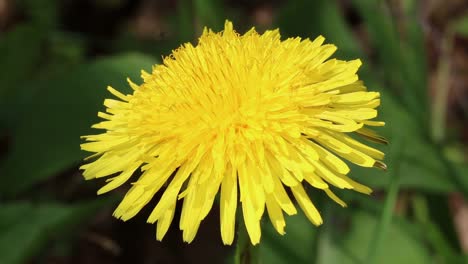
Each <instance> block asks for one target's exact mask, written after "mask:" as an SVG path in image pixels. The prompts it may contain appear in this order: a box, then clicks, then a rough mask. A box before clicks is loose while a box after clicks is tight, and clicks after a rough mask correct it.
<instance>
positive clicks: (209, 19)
mask: <svg viewBox="0 0 468 264" xmlns="http://www.w3.org/2000/svg"><path fill="white" fill-rule="evenodd" d="M193 5H194V10H195V15H196V18H197V19H199V21H200V25H201V26H202V27H208V28H211V29H212V30H214V31H215V32H217V31H221V30H223V25H224V19H226V16H225V12H224V10H225V6H224V5H223V4H222V2H221V1H216V0H195V1H193Z"/></svg>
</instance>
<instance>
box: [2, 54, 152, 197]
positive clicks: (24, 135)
mask: <svg viewBox="0 0 468 264" xmlns="http://www.w3.org/2000/svg"><path fill="white" fill-rule="evenodd" d="M154 63H155V60H154V59H153V58H150V57H147V56H143V55H138V54H126V55H119V56H116V57H111V58H105V59H99V60H97V61H96V62H94V63H91V64H86V65H83V66H82V67H79V68H78V69H76V70H75V71H73V72H70V73H69V74H67V75H65V76H61V77H59V78H56V79H53V80H48V81H42V82H39V83H34V84H33V83H31V84H30V85H36V86H38V88H37V90H38V91H40V93H39V94H37V95H36V96H35V97H34V101H32V102H30V103H28V104H26V105H24V114H23V115H22V116H21V117H19V118H20V124H19V126H18V128H17V129H16V131H14V132H15V133H14V138H13V144H12V149H11V151H10V153H9V156H8V157H7V158H6V160H5V161H4V163H3V164H2V166H1V171H2V177H3V179H2V185H1V187H0V193H1V194H5V195H13V194H15V193H17V192H20V191H24V190H25V189H27V188H29V187H31V186H32V185H33V184H35V183H37V182H39V181H42V180H45V179H47V178H48V177H50V176H53V175H54V174H55V173H58V172H60V171H62V170H64V169H66V168H68V167H70V166H72V165H76V164H77V163H78V162H79V161H80V160H81V159H82V158H84V157H85V156H86V155H87V154H86V153H84V152H82V151H81V150H80V143H81V142H82V141H81V140H80V136H82V135H86V134H92V133H97V132H98V131H96V130H94V129H93V130H92V129H91V128H90V127H91V125H92V124H94V123H96V122H97V121H98V118H97V112H98V111H99V110H103V109H104V107H103V106H102V102H103V100H104V98H107V97H112V95H111V94H110V93H108V92H107V90H106V86H107V85H111V86H113V87H115V88H116V89H118V90H120V91H122V92H129V91H130V88H129V87H128V84H126V78H127V76H129V77H130V78H132V79H134V80H135V81H136V82H138V80H139V78H138V77H137V76H138V73H139V72H140V70H141V69H145V70H149V69H150V66H151V65H152V64H154Z"/></svg>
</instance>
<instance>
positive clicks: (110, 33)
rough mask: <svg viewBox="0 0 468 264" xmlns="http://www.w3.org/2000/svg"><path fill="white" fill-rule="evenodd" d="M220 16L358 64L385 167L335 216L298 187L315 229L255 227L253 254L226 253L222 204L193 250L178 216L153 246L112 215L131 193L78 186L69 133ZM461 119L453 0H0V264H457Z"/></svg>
mask: <svg viewBox="0 0 468 264" xmlns="http://www.w3.org/2000/svg"><path fill="white" fill-rule="evenodd" d="M225 19H230V20H232V21H233V22H234V25H235V27H236V28H237V30H238V31H239V32H240V33H244V32H245V31H246V30H248V29H249V28H251V27H252V26H255V27H256V28H257V30H258V31H260V32H262V31H264V30H266V29H271V28H276V27H279V28H280V30H281V33H282V36H283V37H284V38H287V37H295V36H300V37H302V38H312V39H313V38H315V37H316V36H318V35H323V36H325V38H326V39H327V42H328V43H334V44H336V45H337V46H338V48H339V49H338V51H337V53H336V55H335V57H339V58H342V59H352V58H361V59H362V60H363V63H364V65H363V67H362V68H361V70H360V72H359V74H360V77H361V78H362V79H363V80H364V81H365V83H366V84H367V86H368V87H369V89H370V90H376V91H380V92H381V94H382V106H381V107H380V119H381V120H383V121H386V123H387V125H386V126H385V127H383V128H382V129H380V130H379V132H380V133H381V134H382V135H384V136H385V137H386V138H388V140H389V141H390V144H389V145H387V146H378V145H376V147H378V148H380V149H382V150H383V151H384V152H386V153H387V156H386V160H385V161H386V163H387V165H388V170H387V171H386V172H384V171H381V170H377V169H374V170H369V169H365V170H364V169H360V168H356V167H353V168H352V174H351V176H352V177H353V178H355V179H358V181H360V182H363V183H365V184H367V185H369V186H371V187H372V188H373V189H374V190H375V191H374V193H373V194H372V195H371V196H365V195H361V194H356V193H353V192H352V191H341V192H338V194H339V195H340V196H341V197H342V198H344V200H345V201H347V202H348V207H347V208H345V209H343V208H340V207H339V206H338V205H336V204H334V203H333V202H331V201H329V200H328V199H326V198H325V197H323V196H322V195H321V194H317V193H315V192H314V190H312V189H311V190H309V193H310V195H311V196H312V198H313V201H314V203H315V204H316V206H317V207H318V208H319V210H320V211H321V213H322V214H323V217H324V220H325V222H324V224H323V225H322V226H321V227H318V228H317V227H314V226H313V225H312V224H310V223H309V222H308V221H307V219H305V217H304V216H303V215H302V214H299V215H296V216H293V217H289V218H288V219H287V227H286V232H287V234H286V235H285V236H280V235H278V234H276V232H275V231H274V230H273V228H272V227H271V225H270V223H269V221H268V220H265V221H264V225H263V234H262V242H261V244H260V245H259V246H257V247H255V248H245V247H244V245H238V246H235V245H234V246H232V247H227V246H223V245H222V242H221V239H220V232H219V213H218V209H217V206H214V207H213V210H212V212H211V213H210V215H209V217H208V218H207V219H206V220H205V221H204V222H203V223H202V226H201V228H200V231H199V234H198V235H197V237H196V239H195V241H194V242H193V243H192V244H190V245H188V244H186V243H183V242H182V238H181V233H180V232H179V231H178V230H177V229H178V228H177V226H178V224H177V223H178V219H177V215H178V214H177V213H176V218H175V219H174V221H173V223H172V226H171V229H170V231H169V233H168V234H167V235H166V237H165V239H164V241H163V242H157V241H156V240H155V227H154V226H153V225H149V224H146V221H145V220H146V217H147V216H148V210H145V211H143V212H142V213H140V214H139V215H138V216H137V217H135V218H134V219H132V220H130V221H128V222H126V223H124V222H121V221H119V220H116V219H114V218H113V217H112V216H111V215H112V211H113V208H114V207H115V206H116V203H117V202H118V201H119V199H120V198H121V197H122V196H123V195H124V193H125V191H126V189H127V188H128V184H127V185H126V186H125V187H121V188H119V189H118V190H117V191H116V192H113V194H106V195H103V196H99V197H98V196H96V191H97V189H98V188H99V187H98V186H100V185H102V183H103V182H100V181H98V180H96V181H91V182H85V181H84V180H83V178H82V175H81V172H80V171H79V170H78V167H79V166H80V164H81V163H82V159H83V158H84V157H86V156H87V153H84V152H82V151H81V150H80V147H79V145H80V143H81V142H82V141H81V140H80V136H81V135H86V134H91V133H95V132H96V131H93V130H92V129H91V128H90V126H91V125H92V124H93V123H95V122H97V121H98V118H97V116H96V113H97V112H98V111H99V110H101V111H102V110H103V109H104V107H103V106H102V102H103V100H104V98H105V97H109V96H110V94H108V92H107V91H106V86H107V85H112V86H113V87H115V88H117V89H118V90H120V91H124V92H128V91H129V88H128V87H127V84H126V78H127V77H130V78H131V79H132V80H133V81H134V82H136V83H139V82H140V80H141V79H140V77H139V75H140V70H141V69H145V70H146V71H150V70H151V65H153V64H156V63H159V62H160V61H161V58H162V57H163V56H167V55H169V54H170V52H171V50H173V49H175V48H177V47H178V46H179V45H180V44H181V43H184V42H193V43H196V41H197V37H198V36H199V35H200V33H201V31H202V29H203V26H208V27H210V28H213V29H214V30H221V29H222V27H223V24H224V21H225ZM467 120H468V2H467V1H464V0H427V1H424V0H419V1H418V0H387V1H383V0H315V1H313V0H310V1H307V0H295V1H293V0H290V1H286V0H276V1H275V0H252V1H248V0H238V1H235V0H223V1H215V0H171V1H164V0H95V1H91V0H18V1H15V0H0V263H1V264H13V263H64V264H65V263H85V264H87V263H89V264H94V263H99V264H105V263H148V264H149V263H200V262H203V263H225V262H227V263H259V262H260V263H323V264H327V263H468V258H467V253H468V203H467V200H466V199H467V195H468V166H467V164H468V163H467V157H468V156H467V143H468V122H467ZM157 199H158V197H155V201H153V203H151V204H152V205H154V204H155V202H156V200H157ZM148 207H151V206H148Z"/></svg>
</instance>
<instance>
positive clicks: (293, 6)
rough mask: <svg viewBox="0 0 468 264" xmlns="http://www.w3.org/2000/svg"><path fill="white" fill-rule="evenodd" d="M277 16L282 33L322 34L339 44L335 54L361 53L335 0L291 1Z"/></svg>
mask: <svg viewBox="0 0 468 264" xmlns="http://www.w3.org/2000/svg"><path fill="white" fill-rule="evenodd" d="M285 5H286V6H284V7H283V8H282V12H281V13H280V14H279V15H278V18H277V20H276V24H277V26H278V27H279V28H280V30H281V33H282V35H284V36H286V37H298V36H299V37H302V38H310V39H315V38H316V37H317V36H319V35H323V36H324V37H325V38H326V39H327V42H328V43H332V44H335V45H336V46H337V47H338V52H337V57H339V58H340V59H350V58H353V59H354V58H357V57H362V50H361V48H360V47H359V45H358V42H357V41H356V39H355V38H354V37H353V34H352V32H351V30H350V29H349V26H348V25H347V23H346V21H345V20H344V17H343V15H342V14H341V12H340V10H339V8H338V5H337V2H336V1H329V0H319V1H309V0H299V1H290V2H288V3H286V4H285Z"/></svg>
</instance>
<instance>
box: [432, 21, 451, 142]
mask: <svg viewBox="0 0 468 264" xmlns="http://www.w3.org/2000/svg"><path fill="white" fill-rule="evenodd" d="M452 42H453V33H452V31H451V30H450V29H449V30H448V32H447V33H446V34H445V35H444V37H443V38H442V49H441V55H440V60H439V66H438V69H437V81H436V87H435V89H434V103H433V107H432V137H433V140H434V141H435V142H436V143H440V142H442V141H443V140H444V138H445V122H446V116H447V103H448V94H449V90H450V84H449V80H450V53H451V50H452Z"/></svg>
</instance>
